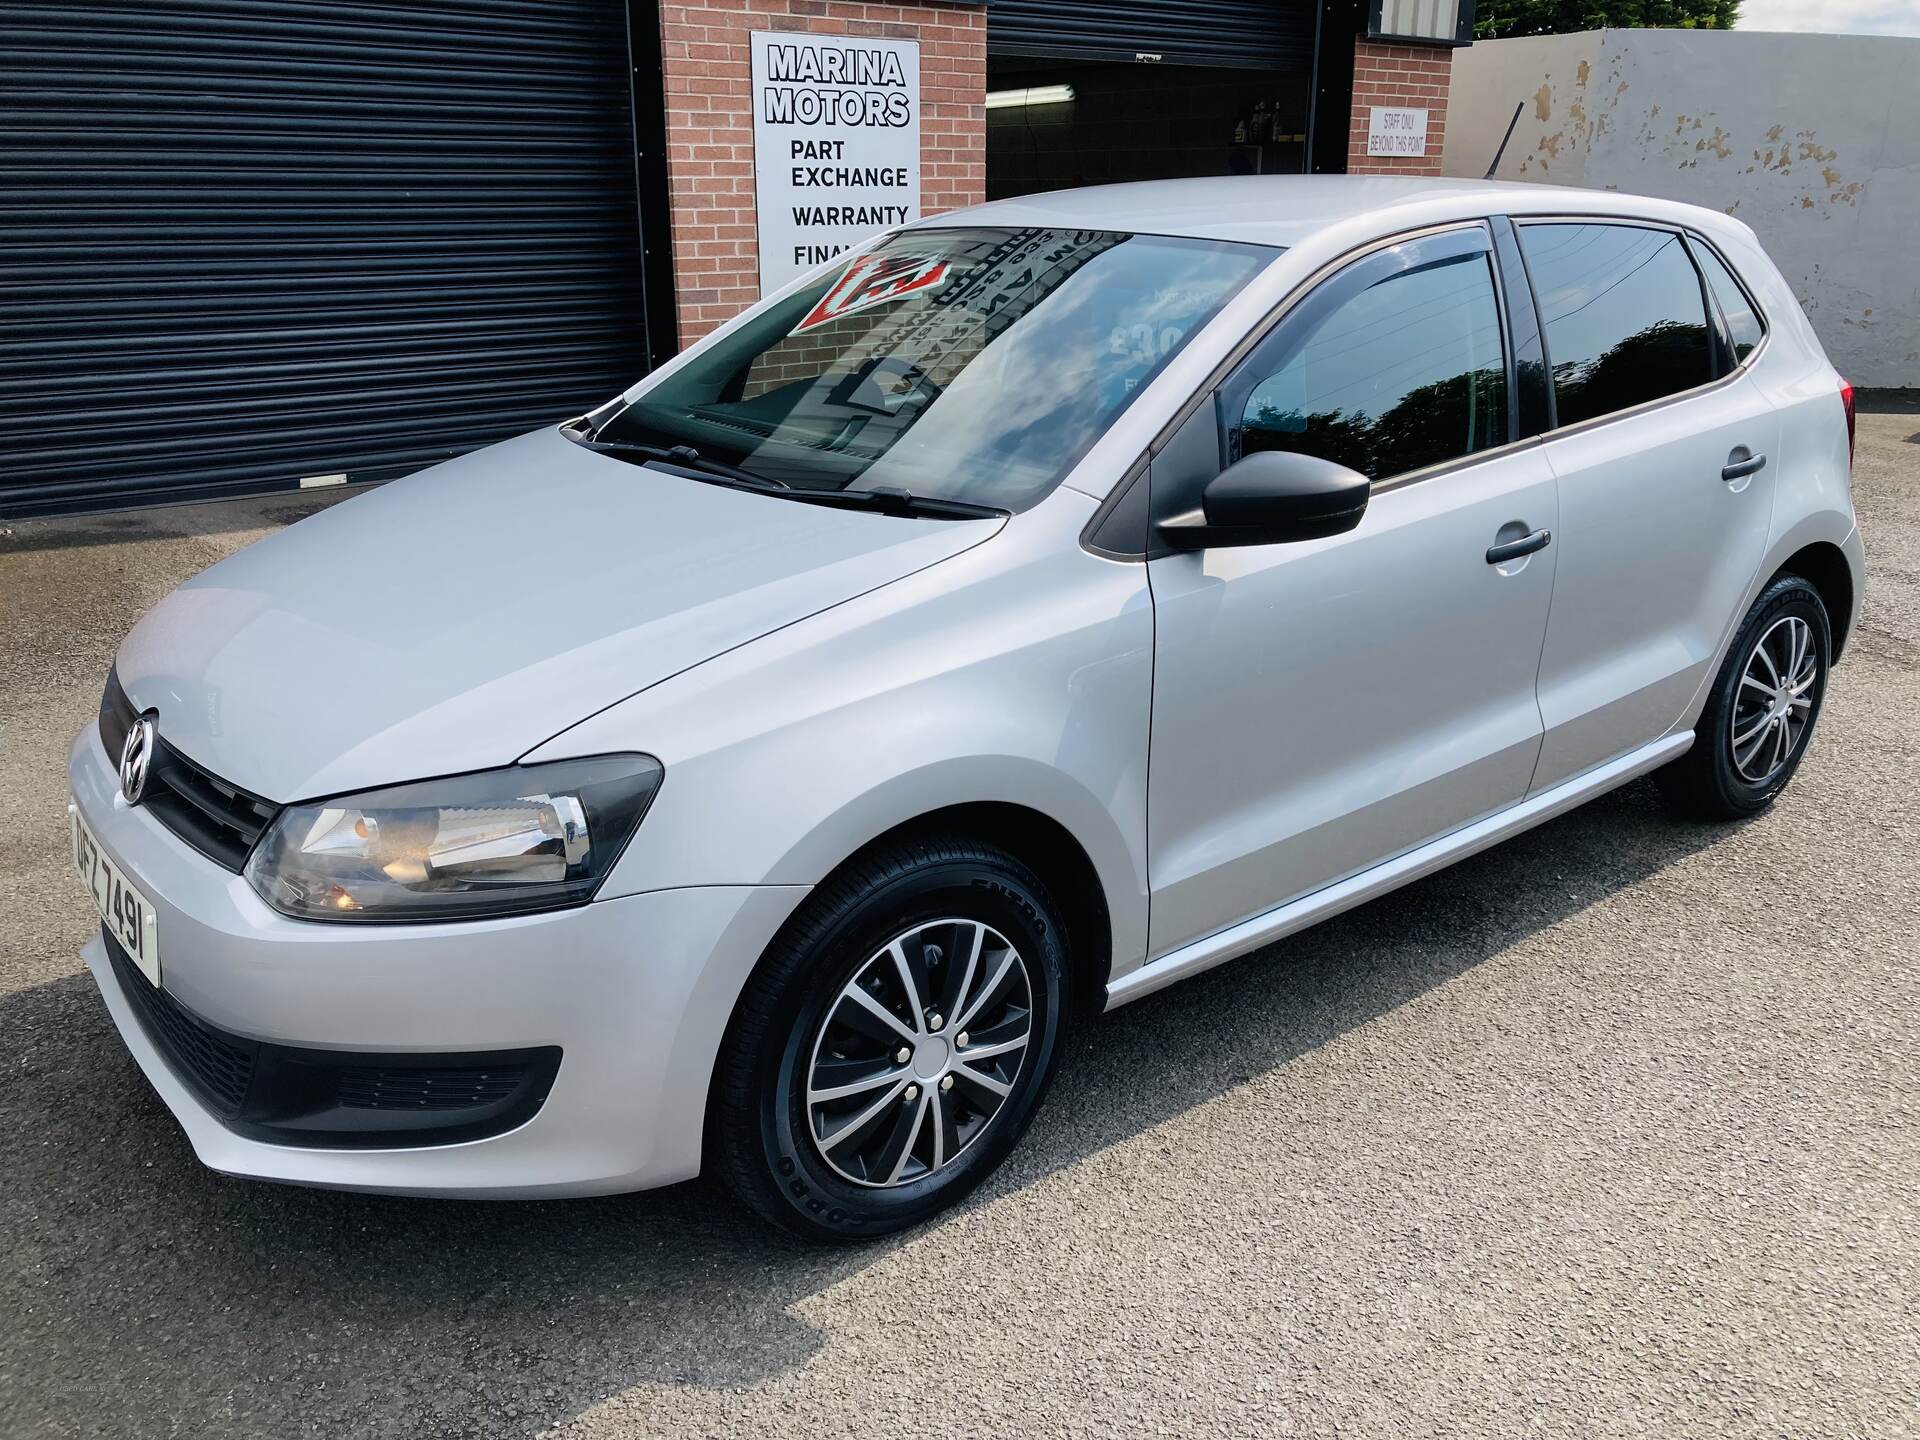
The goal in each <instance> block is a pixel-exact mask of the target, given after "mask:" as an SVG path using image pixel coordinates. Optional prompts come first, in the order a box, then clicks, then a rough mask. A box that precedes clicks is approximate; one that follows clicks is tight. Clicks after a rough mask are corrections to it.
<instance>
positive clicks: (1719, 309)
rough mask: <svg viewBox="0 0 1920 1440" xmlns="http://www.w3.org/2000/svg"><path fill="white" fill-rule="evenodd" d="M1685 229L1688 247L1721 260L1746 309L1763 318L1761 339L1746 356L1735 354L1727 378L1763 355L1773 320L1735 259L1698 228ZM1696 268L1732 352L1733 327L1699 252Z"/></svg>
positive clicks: (1759, 318) (1695, 262)
mask: <svg viewBox="0 0 1920 1440" xmlns="http://www.w3.org/2000/svg"><path fill="white" fill-rule="evenodd" d="M1682 233H1683V235H1684V236H1685V239H1686V244H1687V248H1688V249H1689V250H1692V249H1695V248H1696V247H1697V248H1698V249H1700V250H1704V251H1706V252H1707V254H1709V255H1711V256H1712V257H1713V258H1714V259H1715V260H1717V261H1719V262H1720V268H1721V269H1722V270H1725V271H1726V272H1727V276H1728V278H1729V279H1731V280H1732V281H1733V287H1734V289H1736V290H1738V291H1739V292H1740V295H1741V298H1742V299H1744V300H1745V301H1746V302H1747V309H1749V310H1751V311H1752V312H1753V318H1754V319H1755V320H1758V321H1759V322H1760V340H1759V343H1758V344H1756V345H1755V346H1754V347H1753V349H1751V350H1749V351H1748V352H1747V355H1746V358H1745V359H1744V360H1743V359H1739V358H1737V357H1736V358H1735V360H1734V362H1733V367H1732V368H1731V369H1729V370H1728V371H1727V372H1726V375H1724V376H1721V377H1720V378H1722V379H1727V378H1730V377H1732V376H1734V375H1738V374H1739V373H1740V372H1741V371H1742V370H1744V369H1746V368H1747V367H1748V366H1749V365H1751V364H1753V362H1754V361H1755V360H1757V359H1759V358H1760V352H1761V351H1762V350H1765V349H1766V348H1767V342H1768V341H1769V340H1771V339H1772V338H1773V322H1772V321H1770V320H1769V319H1767V312H1766V311H1765V310H1763V309H1762V308H1761V307H1760V302H1759V301H1758V300H1757V299H1755V298H1754V294H1753V287H1752V286H1751V285H1749V284H1747V282H1746V279H1745V277H1743V276H1742V275H1741V274H1740V272H1739V271H1738V270H1737V269H1735V268H1734V264H1733V262H1732V261H1731V260H1729V259H1727V255H1726V252H1725V251H1724V250H1722V249H1721V248H1720V247H1719V246H1718V245H1716V244H1714V243H1713V241H1711V240H1709V239H1708V238H1707V237H1706V236H1705V235H1702V234H1701V233H1700V232H1699V231H1698V230H1686V231H1683V232H1682ZM1693 268H1694V269H1696V270H1698V271H1699V272H1700V280H1701V283H1702V284H1704V285H1705V286H1706V289H1707V301H1708V303H1709V304H1710V305H1712V307H1713V313H1714V314H1715V315H1717V316H1719V318H1720V325H1721V334H1722V335H1723V336H1724V337H1725V339H1726V344H1727V353H1728V354H1729V355H1732V354H1733V327H1732V326H1731V325H1729V324H1728V323H1727V311H1726V307H1725V306H1724V305H1722V304H1721V303H1720V297H1719V296H1718V295H1716V294H1715V293H1714V290H1713V281H1712V280H1710V279H1708V278H1707V271H1706V267H1705V266H1704V265H1702V264H1701V263H1700V257H1699V256H1698V255H1697V254H1696V255H1695V256H1694V257H1693Z"/></svg>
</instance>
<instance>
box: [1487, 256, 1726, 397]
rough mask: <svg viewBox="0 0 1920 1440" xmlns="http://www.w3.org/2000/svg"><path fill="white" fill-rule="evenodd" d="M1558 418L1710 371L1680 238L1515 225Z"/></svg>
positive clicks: (1685, 384) (1684, 386) (1697, 294)
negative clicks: (1544, 337) (1543, 338)
mask: <svg viewBox="0 0 1920 1440" xmlns="http://www.w3.org/2000/svg"><path fill="white" fill-rule="evenodd" d="M1519 229H1520V244H1521V248H1522V249H1523V250H1524V251H1525V252H1526V257H1527V272H1528V274H1529V275H1531V276H1532V278H1533V289H1534V294H1535V295H1537V296H1538V297H1539V301H1540V319H1541V322H1542V323H1543V324H1544V326H1545V327H1546V332H1547V359H1548V361H1549V362H1550V363H1551V364H1552V366H1553V392H1554V402H1555V404H1556V405H1557V406H1558V411H1559V420H1560V423H1561V424H1562V425H1576V424H1578V423H1579V422H1580V421H1582V420H1591V419H1593V418H1595V417H1596V416H1600V415H1608V414H1611V413H1613V412H1614V411H1616V410H1625V409H1627V408H1629V407H1630V406H1634V405H1641V404H1645V403H1646V402H1647V401H1649V400H1659V399H1661V398H1663V397H1664V396H1668V395H1675V394H1678V393H1679V392H1680V391H1682V390H1691V389H1692V388H1693V387H1694V386H1696V385H1704V384H1706V382H1707V381H1709V380H1711V379H1712V378H1713V374H1714V365H1713V349H1712V345H1711V342H1710V339H1709V331H1708V329H1707V307H1706V301H1705V299H1704V298H1703V297H1702V295H1701V290H1700V274H1699V272H1698V271H1696V270H1695V269H1694V268H1693V261H1691V260H1690V259H1688V258H1687V251H1686V247H1685V246H1684V245H1682V244H1681V243H1680V237H1679V236H1678V235H1675V234H1673V233H1671V232H1670V231H1666V230H1648V229H1644V228H1641V227H1639V226H1634V225H1605V224H1552V225H1522V226H1520V227H1519Z"/></svg>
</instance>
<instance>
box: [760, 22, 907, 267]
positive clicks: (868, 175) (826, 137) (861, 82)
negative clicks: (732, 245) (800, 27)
mask: <svg viewBox="0 0 1920 1440" xmlns="http://www.w3.org/2000/svg"><path fill="white" fill-rule="evenodd" d="M752 41H753V173H754V190H755V199H754V204H755V209H756V210H757V212H758V215H759V222H760V226H759V228H760V293H761V294H762V295H765V294H768V293H769V292H771V291H774V290H777V289H779V288H780V287H781V286H782V285H784V284H786V283H787V281H789V280H791V279H792V278H793V277H794V276H795V275H798V274H799V273H800V272H801V271H802V270H809V269H812V268H813V267H814V266H815V265H818V264H819V263H820V262H821V261H822V260H831V259H832V258H833V257H834V256H836V255H838V254H840V253H841V252H842V251H843V250H847V249H850V248H852V247H853V246H854V245H857V244H859V243H860V242H861V241H862V240H864V239H866V238H867V237H868V236H869V235H872V234H873V233H874V232H875V231H877V230H886V229H889V228H891V227H893V226H896V225H902V224H905V223H906V222H907V221H909V220H918V219H919V218H920V46H919V44H918V43H917V42H915V41H912V40H868V39H866V38H864V37H862V36H845V35H803V34H795V33H793V32H791V31H778V32H768V31H755V32H754V33H753V36H752Z"/></svg>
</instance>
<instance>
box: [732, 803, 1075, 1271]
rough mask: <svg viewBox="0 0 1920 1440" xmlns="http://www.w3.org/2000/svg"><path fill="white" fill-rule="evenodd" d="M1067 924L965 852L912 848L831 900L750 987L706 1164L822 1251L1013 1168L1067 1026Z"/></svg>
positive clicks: (1034, 892)
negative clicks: (710, 1161)
mask: <svg viewBox="0 0 1920 1440" xmlns="http://www.w3.org/2000/svg"><path fill="white" fill-rule="evenodd" d="M1066 966H1067V954H1066V945H1065V939H1064V936H1063V933H1062V931H1061V927H1060V922H1059V919H1058V912H1057V910H1056V907H1055V905H1054V903H1053V901H1052V899H1051V897H1049V895H1048V894H1047V891H1046V887H1045V886H1044V884H1042V882H1041V881H1040V879H1039V877H1038V876H1037V875H1035V874H1034V873H1033V872H1032V871H1031V870H1030V869H1028V868H1027V866H1025V865H1024V864H1022V863H1021V862H1020V861H1019V860H1018V859H1016V858H1015V857H1013V856H1011V855H1009V854H1007V853H1005V852H1004V851H1001V850H999V849H998V848H997V847H994V846H990V845H985V844H981V843H978V842H975V841H971V840H967V839H959V838H955V839H945V840H921V841H912V842H906V843H903V844H901V845H899V846H897V847H894V848H891V849H889V850H887V851H885V852H883V853H880V854H877V855H874V856H871V857H868V858H866V859H864V860H862V861H860V862H858V863H856V864H855V865H853V866H852V867H850V868H849V869H848V870H847V871H846V872H843V873H842V874H841V875H839V876H836V877H835V878H834V879H833V880H831V881H829V882H827V884H825V885H823V886H822V887H821V888H820V890H819V892H817V893H816V894H815V895H814V896H813V897H812V899H811V900H810V901H809V903H808V905H807V907H806V908H805V909H804V910H803V911H802V912H801V913H800V914H799V915H798V916H796V918H795V920H794V921H793V922H792V923H790V924H789V925H788V927H787V929H786V930H785V931H784V932H783V934H782V936H781V938H780V939H779V940H778V941H776V942H775V945H774V948H773V950H772V951H771V952H770V953H769V954H768V956H767V958H766V960H765V961H764V962H763V963H762V965H761V967H760V968H759V970H757V971H756V972H755V974H754V977H753V979H752V980H751V981H750V982H749V983H748V987H747V990H746V993H745V994H744V995H743V996H742V998H741V1001H740V1005H739V1008H738V1009H737V1010H736V1012H735V1015H734V1019H733V1023H732V1024H731V1025H730V1026H729V1028H728V1032H727V1037H726V1040H725V1042H724V1044H723V1047H722V1052H721V1056H720V1062H719V1066H718V1068H717V1070H716V1073H715V1097H714V1105H713V1111H712V1117H711V1124H710V1131H709V1140H710V1153H712V1154H713V1155H714V1156H715V1158H716V1159H717V1160H718V1162H719V1169H720V1171H721V1173H722V1175H723V1176H724V1177H725V1179H726V1180H727V1182H728V1184H729V1185H730V1186H731V1188H732V1189H733V1190H734V1192H735V1193H736V1194H737V1195H738V1196H739V1197H740V1198H741V1199H742V1200H743V1201H744V1202H745V1203H746V1204H747V1205H748V1206H749V1207H750V1208H751V1209H753V1210H755V1211H757V1212H758V1213H759V1214H761V1215H762V1216H764V1217H765V1218H767V1219H769V1220H771V1221H773V1222H774V1223H775V1224H778V1225H780V1226H783V1227H784V1228H786V1229H788V1230H791V1231H794V1232H795V1233H797V1234H800V1235H802V1236H805V1237H807V1238H809V1239H835V1240H838V1239H854V1238H859V1237H863V1236H877V1235H884V1234H887V1233H888V1232H890V1231H894V1230H898V1229H901V1228H903V1227H905V1226H908V1225H912V1224H914V1223H916V1222H917V1221H919V1220H922V1219H925V1218H927V1217H928V1216H930V1215H932V1214H934V1213H935V1212H937V1211H939V1210H941V1209H944V1208H945V1207H946V1206H948V1205H951V1204H953V1203H954V1202H955V1201H957V1200H958V1199H959V1198H960V1197H961V1196H962V1195H964V1194H966V1193H967V1192H968V1191H969V1190H971V1189H972V1188H973V1187H974V1186H975V1185H977V1184H979V1183H980V1181H981V1180H983V1179H985V1178H986V1176H987V1175H988V1174H989V1173H990V1172H991V1171H992V1170H993V1169H994V1168H995V1167H996V1166H997V1165H998V1164H999V1163H1000V1162H1001V1160H1003V1159H1004V1158H1005V1157H1006V1155H1007V1153H1008V1152H1009V1151H1011V1150H1012V1148H1013V1146H1014V1144H1015V1143H1016V1142H1017V1141H1018V1140H1019V1138H1020V1135H1021V1133H1022V1132H1023V1131H1024V1130H1025V1129H1026V1127H1027V1124H1028V1122H1029V1121H1030V1120H1031V1119H1032V1116H1033V1112H1034V1110H1035V1108H1036V1107H1037V1106H1038V1105H1039V1103H1040V1099H1041V1097H1042V1095H1043V1094H1044V1093H1045V1091H1046V1088H1047V1085H1048V1083H1049V1082H1050V1080H1051V1079H1052V1076H1053V1070H1054V1066H1055V1062H1056V1060H1057V1058H1058V1055H1059V1046H1060V1034H1061V1027H1062V1025H1063V1024H1064V1023H1065V1020H1066V1008H1067V1007H1066V1001H1065V997H1066Z"/></svg>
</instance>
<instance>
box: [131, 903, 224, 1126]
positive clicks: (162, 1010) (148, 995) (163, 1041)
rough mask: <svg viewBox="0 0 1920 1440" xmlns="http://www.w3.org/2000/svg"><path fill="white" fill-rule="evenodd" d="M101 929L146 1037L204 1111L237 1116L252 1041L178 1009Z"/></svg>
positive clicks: (173, 1000) (181, 1008)
mask: <svg viewBox="0 0 1920 1440" xmlns="http://www.w3.org/2000/svg"><path fill="white" fill-rule="evenodd" d="M101 933H102V934H103V935H105V937H106V941H107V954H108V956H109V957H110V958H111V959H112V961H113V973H114V978H116V979H117V980H119V982H120V993H121V994H122V995H125V996H126V997H127V1003H128V1004H129V1005H131V1006H132V1007H133V1010H134V1013H135V1014H136V1015H137V1016H139V1018H140V1025H141V1028H142V1029H144V1030H145V1031H146V1032H147V1038H148V1039H150V1040H152V1041H153V1043H154V1047H155V1048H156V1049H158V1050H159V1051H160V1053H161V1054H162V1055H163V1056H164V1057H166V1061H167V1064H168V1065H170V1066H171V1067H172V1068H173V1070H174V1072H175V1073H176V1074H178V1075H179V1076H180V1077H181V1078H182V1079H184V1080H185V1081H187V1083H188V1084H190V1085H191V1086H192V1087H193V1088H194V1089H195V1090H197V1091H198V1092H199V1094H200V1098H201V1100H202V1101H204V1102H205V1103H206V1105H207V1108H208V1109H210V1110H212V1111H213V1112H214V1114H216V1115H218V1116H220V1118H221V1119H223V1120H231V1119H232V1118H233V1117H234V1116H236V1115H238V1114H239V1113H240V1107H241V1106H242V1105H243V1104H244V1103H245V1102H246V1098H247V1090H248V1087H249V1086H250V1085H252V1083H253V1066H254V1060H255V1058H256V1056H257V1054H258V1052H259V1048H260V1047H259V1045H258V1043H257V1042H255V1041H252V1040H243V1039H241V1038H240V1037H239V1036H237V1035H229V1034H227V1032H226V1031H224V1030H216V1029H214V1027H213V1026H211V1025H209V1024H207V1022H206V1021H204V1020H202V1019H201V1018H200V1017H199V1016H197V1015H195V1014H193V1013H192V1012H191V1011H189V1010H187V1009H185V1008H183V1007H182V1006H181V1005H180V1003H179V1002H178V1001H176V1000H175V999H174V998H173V997H172V996H171V995H169V994H167V992H166V991H164V990H162V989H159V988H158V987H156V986H155V985H154V984H153V982H152V981H150V980H148V979H147V977H146V976H145V975H143V974H141V973H140V967H139V966H137V965H135V964H134V963H133V957H132V956H131V955H129V954H127V952H126V950H125V948H124V947H123V946H122V945H121V944H120V942H119V941H118V940H115V939H114V938H113V936H112V935H111V934H108V933H107V932H105V931H102V932H101Z"/></svg>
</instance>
